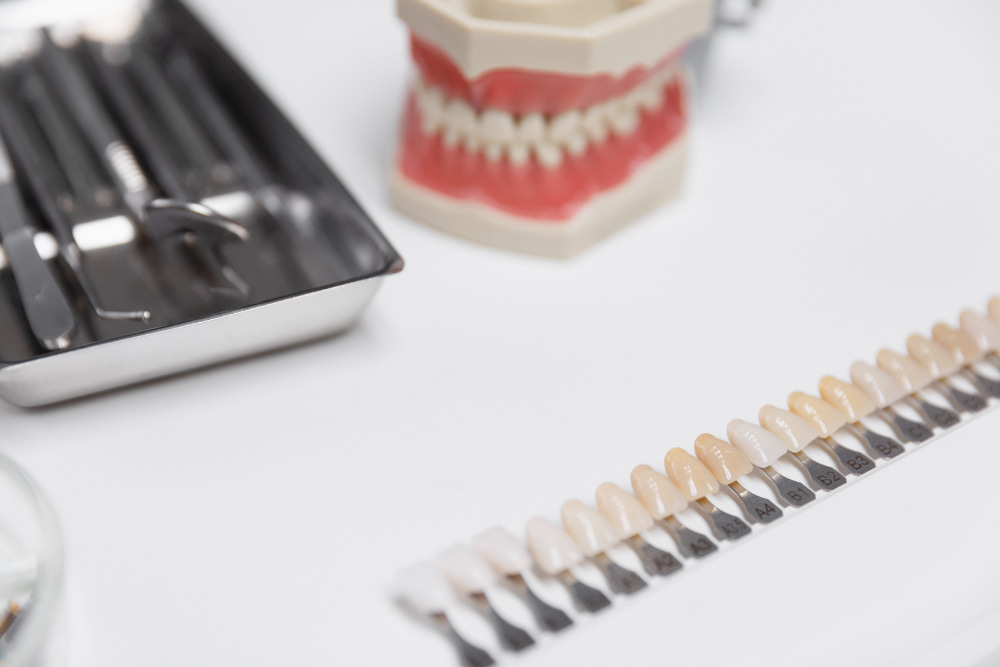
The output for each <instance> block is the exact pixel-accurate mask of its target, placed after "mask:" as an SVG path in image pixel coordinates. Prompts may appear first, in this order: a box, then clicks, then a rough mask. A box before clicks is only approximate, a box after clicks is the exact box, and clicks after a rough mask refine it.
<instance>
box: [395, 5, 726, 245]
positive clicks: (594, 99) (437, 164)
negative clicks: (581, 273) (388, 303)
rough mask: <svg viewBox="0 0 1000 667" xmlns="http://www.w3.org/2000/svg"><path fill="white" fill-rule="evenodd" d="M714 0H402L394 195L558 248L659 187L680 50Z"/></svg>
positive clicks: (677, 158)
mask: <svg viewBox="0 0 1000 667" xmlns="http://www.w3.org/2000/svg"><path fill="white" fill-rule="evenodd" d="M711 4H712V3H711V1H710V0H645V1H642V0H639V2H634V1H631V0H399V13H400V16H402V17H403V18H404V20H406V21H407V22H408V23H409V24H410V28H411V31H412V38H411V47H412V53H413V58H414V61H415V63H416V65H417V69H418V76H417V77H416V80H415V82H414V85H413V88H412V91H411V94H410V96H409V101H408V104H407V110H406V113H405V115H404V123H403V135H402V141H401V146H400V153H399V159H398V163H397V165H396V170H395V173H394V176H393V183H392V186H393V187H392V189H393V199H394V201H395V203H396V204H397V206H399V207H400V208H401V209H403V210H404V211H406V212H408V213H410V214H411V215H413V216H414V217H418V218H420V219H422V220H424V221H426V222H430V223H431V224H435V225H438V226H440V227H444V228H446V229H447V230H448V231H451V232H453V233H457V234H460V235H463V236H467V237H470V238H473V239H476V240H480V241H483V242H487V243H491V244H494V245H501V246H504V247H508V248H512V249H516V250H521V251H526V252H532V253H537V254H546V255H559V256H565V255H569V254H573V253H575V252H577V251H579V250H580V249H582V248H583V247H584V246H585V245H587V244H588V243H592V242H593V241H595V240H597V239H598V238H600V237H601V236H603V235H605V234H606V233H608V232H610V231H611V230H612V229H614V228H615V227H617V226H619V225H620V224H622V222H626V221H627V220H628V219H629V218H631V217H636V216H637V215H639V214H641V213H643V212H645V211H646V210H648V209H649V208H652V207H653V206H654V205H656V204H657V203H659V202H661V201H663V200H665V199H667V198H669V197H672V196H673V195H674V194H675V193H676V192H677V190H678V188H679V184H680V179H681V174H682V165H683V155H684V129H685V126H686V119H685V116H686V111H685V106H686V105H685V103H684V81H683V72H682V71H681V68H680V67H679V65H678V61H679V54H680V53H681V50H682V47H683V45H684V44H685V43H686V42H687V41H689V40H690V39H691V38H692V37H694V36H695V35H697V34H698V33H699V32H700V31H701V30H703V29H704V28H705V27H707V24H708V21H709V17H710V13H711ZM525 16H528V17H530V18H531V19H532V20H533V21H534V22H532V23H526V22H525V21H524V19H523V18H522V19H521V20H520V21H515V20H509V19H514V18H518V17H525ZM500 19H503V20H500ZM566 23H584V24H585V25H584V27H578V26H576V25H566ZM540 239H543V240H541V241H540Z"/></svg>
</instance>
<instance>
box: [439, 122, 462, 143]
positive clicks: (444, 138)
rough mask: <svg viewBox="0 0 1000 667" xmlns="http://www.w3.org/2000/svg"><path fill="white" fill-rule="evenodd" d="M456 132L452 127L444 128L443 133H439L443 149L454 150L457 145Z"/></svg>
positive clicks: (457, 137)
mask: <svg viewBox="0 0 1000 667" xmlns="http://www.w3.org/2000/svg"><path fill="white" fill-rule="evenodd" d="M459 138H460V137H459V136H458V131H457V130H455V128H453V127H448V126H447V125H445V126H444V131H443V132H442V133H441V143H443V144H444V146H445V148H454V147H455V146H457V145H458V140H459Z"/></svg>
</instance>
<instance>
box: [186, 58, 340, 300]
mask: <svg viewBox="0 0 1000 667" xmlns="http://www.w3.org/2000/svg"><path fill="white" fill-rule="evenodd" d="M167 62H168V68H169V71H170V73H171V74H173V75H174V77H175V79H176V81H177V82H178V83H179V84H180V86H181V87H182V89H183V91H184V95H185V99H186V100H187V101H188V102H189V103H190V104H192V105H193V106H194V107H195V109H196V110H197V111H198V113H199V114H200V117H201V118H202V119H203V121H204V122H205V124H206V125H207V127H208V128H209V131H210V132H211V134H212V136H213V137H214V139H215V140H216V141H217V142H219V145H220V146H221V147H222V150H223V152H224V153H225V154H226V155H227V157H228V158H229V159H230V160H231V161H232V163H233V168H234V169H235V171H236V174H237V176H238V177H239V179H240V181H241V182H242V183H243V185H244V186H245V187H246V188H247V189H248V190H249V191H250V193H251V194H252V195H253V197H254V200H255V201H256V202H257V203H258V205H259V206H260V207H262V208H263V210H264V211H265V212H267V213H268V214H269V215H270V216H271V218H272V219H273V220H274V221H276V222H277V223H278V225H279V226H280V227H281V229H282V230H283V231H284V233H285V235H286V236H287V238H288V240H289V242H290V243H291V252H292V255H293V256H294V257H295V258H296V259H297V261H298V264H299V266H300V267H301V269H302V271H303V273H304V274H305V275H306V278H307V279H308V280H309V282H310V283H311V284H312V285H326V284H330V283H331V282H335V281H336V280H337V279H338V277H339V276H342V275H343V271H342V270H341V269H340V267H338V266H336V265H335V264H334V263H333V262H332V261H331V259H330V252H329V251H325V252H324V249H323V247H322V246H323V240H322V239H320V238H317V236H316V234H315V231H314V229H313V227H314V225H311V224H308V221H305V222H306V223H307V224H301V223H300V222H299V221H298V220H297V217H296V216H295V215H294V214H293V213H292V206H290V204H289V200H288V196H287V192H285V191H284V190H283V189H281V188H278V187H275V186H274V179H273V178H271V177H270V176H269V174H268V168H267V167H266V166H265V165H264V163H263V161H262V160H261V159H260V157H259V155H258V154H257V152H256V151H255V150H254V148H253V146H252V145H251V144H250V142H249V141H248V140H247V138H246V136H245V135H244V134H243V133H242V132H241V130H240V128H239V125H238V123H236V122H235V120H234V119H233V118H232V116H231V115H230V114H229V112H228V111H227V110H226V107H225V105H223V104H222V102H221V100H219V98H218V96H217V95H216V94H215V93H214V92H213V90H212V88H211V86H209V85H208V82H207V81H206V80H205V77H204V76H203V75H202V73H201V72H200V71H199V70H198V67H197V66H196V65H195V63H194V60H193V59H192V58H191V56H190V55H189V54H188V53H187V52H186V51H185V50H184V49H183V48H182V47H181V46H176V47H175V48H174V49H173V50H172V52H171V54H170V55H169V56H168V61H167Z"/></svg>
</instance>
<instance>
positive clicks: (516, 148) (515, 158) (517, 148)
mask: <svg viewBox="0 0 1000 667" xmlns="http://www.w3.org/2000/svg"><path fill="white" fill-rule="evenodd" d="M507 159H508V160H509V161H510V163H511V164H512V165H514V166H515V167H523V166H524V165H526V164H528V160H530V159H531V151H530V150H529V149H528V147H527V146H526V145H524V144H520V143H518V144H511V145H509V146H507Z"/></svg>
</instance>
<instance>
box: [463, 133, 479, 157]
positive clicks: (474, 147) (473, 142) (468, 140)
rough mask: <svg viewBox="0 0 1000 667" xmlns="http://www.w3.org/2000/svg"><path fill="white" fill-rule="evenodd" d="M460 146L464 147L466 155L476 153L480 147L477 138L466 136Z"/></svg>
mask: <svg viewBox="0 0 1000 667" xmlns="http://www.w3.org/2000/svg"><path fill="white" fill-rule="evenodd" d="M462 145H463V146H465V150H466V152H468V153H476V152H478V151H479V149H480V147H481V146H480V144H479V138H478V137H476V136H475V135H471V136H466V137H465V141H463V142H462Z"/></svg>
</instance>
